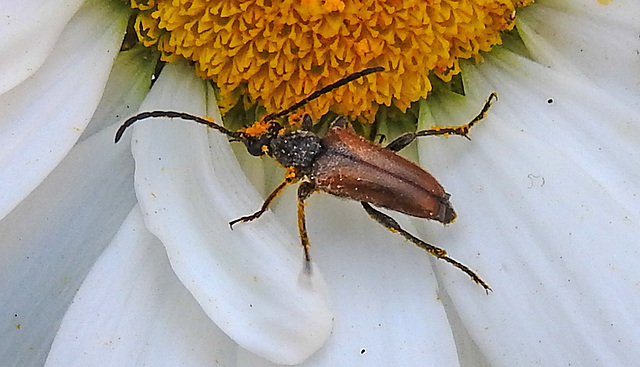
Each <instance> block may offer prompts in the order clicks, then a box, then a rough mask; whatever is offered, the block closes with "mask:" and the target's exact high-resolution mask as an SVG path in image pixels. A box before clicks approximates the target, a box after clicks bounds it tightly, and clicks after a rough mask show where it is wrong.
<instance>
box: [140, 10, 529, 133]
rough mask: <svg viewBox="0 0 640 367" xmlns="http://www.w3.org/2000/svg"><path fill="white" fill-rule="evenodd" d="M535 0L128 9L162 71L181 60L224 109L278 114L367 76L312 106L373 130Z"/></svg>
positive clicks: (477, 54)
mask: <svg viewBox="0 0 640 367" xmlns="http://www.w3.org/2000/svg"><path fill="white" fill-rule="evenodd" d="M532 1H533V0H433V1H424V0H405V1H402V0H387V1H384V0H365V1H355V0H298V1H292V0H282V1H271V0H244V1H238V0H218V1H210V0H131V6H132V7H133V8H135V9H138V11H139V13H138V15H137V18H136V22H135V29H136V32H137V33H138V37H139V39H140V40H141V42H142V43H143V44H144V45H145V46H148V47H157V48H158V49H159V50H160V51H161V52H162V55H163V59H164V60H167V61H171V60H174V59H176V58H180V57H182V58H186V59H188V60H191V61H193V62H194V65H195V69H196V72H197V74H198V75H200V76H201V77H203V78H207V79H211V80H213V81H214V82H215V83H216V84H217V86H218V88H219V89H220V95H221V96H222V99H223V100H225V101H226V102H225V103H226V105H230V104H231V103H232V102H233V101H238V100H239V99H240V98H241V97H239V96H248V97H245V98H247V99H248V100H251V101H252V102H255V103H258V104H260V105H262V106H264V107H265V108H266V110H267V112H275V111H279V110H282V109H284V108H286V107H288V106H290V105H292V104H293V103H295V102H297V101H299V100H300V99H301V98H303V97H305V96H307V95H309V94H311V93H312V92H314V91H315V90H317V89H319V88H321V87H323V86H325V85H328V84H330V83H332V82H334V81H336V80H338V79H340V78H342V77H344V76H345V75H348V74H351V73H353V72H356V71H359V70H362V69H364V68H367V67H371V66H383V67H385V68H386V70H387V71H386V72H383V73H377V74H374V75H369V76H367V77H366V78H363V79H361V80H359V81H356V82H353V83H351V84H349V85H348V86H347V87H344V88H340V89H337V90H335V91H334V92H332V93H329V94H327V95H324V96H322V97H320V98H318V99H317V100H315V101H313V102H311V103H310V104H309V105H308V106H307V107H306V110H307V112H308V113H310V114H311V115H312V117H314V119H317V118H319V117H320V116H322V115H324V114H325V113H326V112H328V111H329V110H331V111H334V112H336V113H339V114H343V115H347V116H350V117H353V118H360V119H361V120H362V119H364V120H372V119H373V117H374V116H375V113H376V111H377V108H378V106H379V105H387V106H389V105H392V104H393V105H395V106H397V107H399V108H400V109H402V110H404V109H406V108H407V107H409V106H410V104H411V103H412V102H414V101H417V100H418V99H420V98H425V97H426V96H427V94H428V93H429V91H430V90H431V88H432V87H431V83H430V81H429V75H430V74H433V75H436V76H438V77H439V78H441V79H443V80H445V81H448V80H450V79H451V77H452V76H453V75H455V74H458V73H460V65H459V61H460V60H461V59H474V60H475V61H479V60H481V58H482V57H481V52H484V51H489V50H490V49H491V47H492V46H494V45H497V44H500V43H502V40H501V36H500V32H501V31H504V30H510V29H512V28H513V26H514V21H515V12H516V8H517V7H520V6H525V5H528V4H529V3H531V2H532Z"/></svg>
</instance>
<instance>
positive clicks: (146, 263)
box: [46, 206, 238, 366]
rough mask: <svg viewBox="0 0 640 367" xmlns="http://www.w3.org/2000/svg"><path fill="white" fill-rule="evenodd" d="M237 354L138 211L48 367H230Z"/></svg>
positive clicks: (85, 287)
mask: <svg viewBox="0 0 640 367" xmlns="http://www.w3.org/2000/svg"><path fill="white" fill-rule="evenodd" d="M237 348H238V347H237V344H236V343H235V342H233V341H232V340H231V339H229V337H227V336H226V335H225V334H224V333H223V332H222V331H221V330H220V329H218V328H217V327H216V326H215V324H214V323H213V322H212V321H211V320H210V319H209V318H208V317H207V315H206V314H205V313H204V312H203V311H202V309H201V308H200V306H199V305H198V303H197V302H196V301H195V300H194V298H193V297H192V296H191V294H190V293H189V292H188V291H187V289H186V288H185V287H184V286H183V284H182V283H181V282H180V281H179V280H178V279H177V278H176V276H175V274H174V273H173V271H172V269H171V266H170V264H169V262H168V261H167V255H166V252H165V250H164V247H163V246H162V243H161V242H160V241H158V239H157V238H156V237H154V236H153V235H152V234H151V233H149V232H148V231H147V229H146V228H145V225H144V222H143V219H142V213H141V211H140V209H139V207H137V206H136V207H135V208H134V210H133V211H132V212H131V214H130V215H129V217H128V218H127V220H126V221H125V222H124V224H123V226H122V228H121V229H120V231H119V233H118V235H117V236H116V237H115V238H114V240H113V242H112V243H111V245H110V246H109V247H108V248H107V249H106V251H105V252H104V253H103V254H102V256H101V257H100V259H98V261H97V262H96V264H95V265H94V267H93V269H92V270H91V273H90V275H89V276H88V277H87V279H86V280H85V281H84V283H83V284H82V287H81V288H80V289H79V290H78V293H77V295H76V297H75V299H74V303H73V304H72V305H71V307H70V308H69V311H68V312H67V314H66V315H65V318H64V320H63V322H62V325H61V327H60V331H59V332H58V335H57V336H56V340H55V342H54V343H53V345H52V347H51V353H50V354H49V356H48V358H47V364H46V366H142V365H146V366H207V365H210V363H211V361H217V363H219V364H220V365H222V366H228V365H233V363H234V362H235V360H236V356H235V354H236V349H237Z"/></svg>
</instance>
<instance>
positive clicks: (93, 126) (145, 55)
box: [80, 46, 158, 141]
mask: <svg viewBox="0 0 640 367" xmlns="http://www.w3.org/2000/svg"><path fill="white" fill-rule="evenodd" d="M157 61H158V57H157V55H155V54H154V50H151V49H149V48H145V47H142V46H139V47H135V48H133V49H131V50H128V51H122V52H120V53H118V57H117V58H116V60H115V62H114V63H113V68H112V69H111V74H109V80H108V82H107V85H106V86H105V88H104V94H103V95H102V99H101V100H100V104H98V108H97V109H96V112H95V113H94V114H93V117H92V118H91V123H89V125H88V126H87V128H86V129H85V131H84V132H83V133H82V137H81V138H80V141H82V139H85V138H86V137H88V136H91V135H92V134H94V133H96V132H98V131H101V130H102V129H105V128H109V126H110V125H112V124H114V123H116V122H122V119H123V118H125V117H129V116H131V115H133V114H135V113H136V112H137V111H138V107H139V106H140V103H142V101H143V100H144V97H145V96H146V95H147V92H149V86H150V85H151V77H152V75H153V72H154V71H155V68H156V63H157Z"/></svg>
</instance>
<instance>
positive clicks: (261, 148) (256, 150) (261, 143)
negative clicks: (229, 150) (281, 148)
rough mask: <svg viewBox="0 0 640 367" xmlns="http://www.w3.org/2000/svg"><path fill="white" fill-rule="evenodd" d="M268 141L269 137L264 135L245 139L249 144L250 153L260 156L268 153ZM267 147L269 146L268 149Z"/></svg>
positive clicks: (246, 143) (247, 144) (245, 142)
mask: <svg viewBox="0 0 640 367" xmlns="http://www.w3.org/2000/svg"><path fill="white" fill-rule="evenodd" d="M268 142H269V139H268V138H267V137H266V136H264V135H263V136H261V137H259V138H253V137H252V138H249V139H247V140H245V141H244V144H245V145H246V146H247V151H248V152H249V154H251V155H252V156H255V157H260V156H262V155H264V154H265V153H267V150H268V148H269V145H268ZM265 148H267V150H265Z"/></svg>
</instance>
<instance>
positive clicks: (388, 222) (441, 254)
mask: <svg viewBox="0 0 640 367" xmlns="http://www.w3.org/2000/svg"><path fill="white" fill-rule="evenodd" d="M360 203H361V204H362V207H363V208H364V210H365V211H366V212H367V213H368V214H369V216H371V218H373V219H374V220H375V221H376V222H378V223H380V224H382V225H383V226H384V227H385V228H387V229H388V230H390V231H391V232H395V233H399V234H400V235H401V236H402V237H404V238H405V239H407V240H408V241H410V242H412V243H413V244H415V245H416V246H418V247H420V248H422V249H423V250H425V251H427V252H428V253H430V254H431V255H433V256H435V257H437V258H438V259H441V260H444V261H446V262H448V263H449V264H451V265H453V266H455V267H456V268H458V269H460V270H461V271H462V272H464V273H465V274H467V275H468V276H469V277H470V278H471V280H473V281H474V282H476V283H477V284H478V285H480V286H481V287H483V288H484V290H485V292H487V293H489V291H491V287H489V285H488V284H487V283H486V282H485V281H484V280H482V278H480V276H479V275H478V274H476V273H475V272H474V271H473V270H471V269H469V267H467V266H466V265H464V264H462V263H460V262H458V261H456V260H454V259H452V258H450V257H449V256H447V251H445V250H443V249H441V248H439V247H436V246H433V245H431V244H429V243H426V242H424V241H422V240H421V239H419V238H417V237H415V236H414V235H412V234H411V233H409V232H407V231H405V230H404V229H402V227H400V224H398V222H397V221H396V220H395V219H393V218H391V217H390V216H388V215H386V214H384V213H382V212H381V211H379V210H376V209H374V208H373V207H372V206H371V205H370V204H369V203H366V202H364V201H361V202H360Z"/></svg>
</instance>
